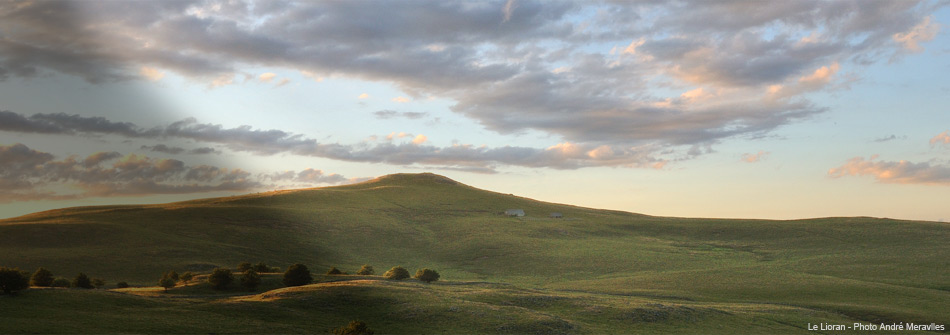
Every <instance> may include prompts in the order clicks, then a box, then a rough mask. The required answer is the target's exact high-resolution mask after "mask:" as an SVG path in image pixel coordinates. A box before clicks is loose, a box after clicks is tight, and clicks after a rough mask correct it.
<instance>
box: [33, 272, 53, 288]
mask: <svg viewBox="0 0 950 335" xmlns="http://www.w3.org/2000/svg"><path fill="white" fill-rule="evenodd" d="M30 285H33V286H37V287H50V285H53V273H52V272H50V271H49V270H47V269H46V268H39V269H36V272H34V273H33V276H32V277H30Z"/></svg>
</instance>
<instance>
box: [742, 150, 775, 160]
mask: <svg viewBox="0 0 950 335" xmlns="http://www.w3.org/2000/svg"><path fill="white" fill-rule="evenodd" d="M768 154H770V152H768V151H759V152H758V153H754V154H742V161H743V162H746V163H756V162H758V161H760V160H762V159H763V158H765V156H768Z"/></svg>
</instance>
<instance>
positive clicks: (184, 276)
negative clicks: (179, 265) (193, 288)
mask: <svg viewBox="0 0 950 335" xmlns="http://www.w3.org/2000/svg"><path fill="white" fill-rule="evenodd" d="M192 278H195V274H194V273H192V272H191V271H188V272H185V273H182V274H181V276H178V280H181V281H182V282H183V283H187V282H188V281H190V280H191V279H192Z"/></svg>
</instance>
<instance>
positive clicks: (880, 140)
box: [874, 134, 907, 143]
mask: <svg viewBox="0 0 950 335" xmlns="http://www.w3.org/2000/svg"><path fill="white" fill-rule="evenodd" d="M899 139H901V140H902V139H907V135H904V136H897V135H893V134H891V135H890V136H884V137H878V138H875V139H874V142H877V143H883V142H890V141H893V140H899Z"/></svg>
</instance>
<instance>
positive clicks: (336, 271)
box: [327, 266, 343, 276]
mask: <svg viewBox="0 0 950 335" xmlns="http://www.w3.org/2000/svg"><path fill="white" fill-rule="evenodd" d="M341 274H343V271H340V269H337V268H336V267H335V266H334V267H332V268H330V271H327V275H329V276H334V275H341Z"/></svg>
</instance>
